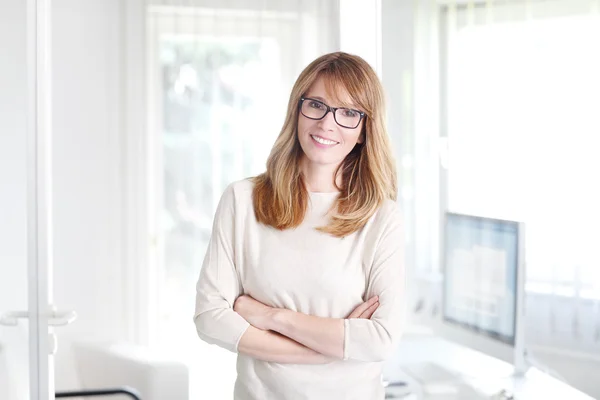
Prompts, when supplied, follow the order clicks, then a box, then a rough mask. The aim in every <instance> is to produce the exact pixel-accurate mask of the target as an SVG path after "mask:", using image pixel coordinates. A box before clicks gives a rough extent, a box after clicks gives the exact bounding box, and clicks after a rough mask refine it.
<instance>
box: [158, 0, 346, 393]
mask: <svg viewBox="0 0 600 400" xmlns="http://www.w3.org/2000/svg"><path fill="white" fill-rule="evenodd" d="M147 37H148V39H147V55H148V56H147V67H148V99H149V104H148V111H149V112H148V128H149V135H150V138H151V146H150V148H151V152H152V153H151V155H150V160H151V176H152V178H153V180H152V181H151V182H150V185H151V189H152V190H151V193H154V196H153V199H151V200H150V203H151V205H150V213H151V216H153V221H152V222H151V226H152V227H153V229H154V231H155V232H156V245H155V247H154V253H153V254H152V255H151V260H152V261H153V268H154V269H155V271H156V272H157V273H158V279H157V284H156V296H157V299H156V300H155V304H156V308H157V310H156V311H157V314H158V315H155V317H156V318H157V321H158V323H157V327H156V330H157V334H156V335H154V343H156V344H158V345H162V346H166V347H168V348H169V351H171V352H179V353H181V354H182V355H187V356H189V357H190V361H191V360H195V364H194V362H192V361H191V365H196V368H197V369H195V370H194V369H193V370H192V374H193V375H196V373H197V374H200V375H201V376H204V377H206V378H207V379H201V382H202V383H201V384H200V383H198V385H197V386H196V387H195V388H194V385H192V391H193V392H194V395H197V397H195V398H209V397H207V394H208V393H210V398H227V397H230V396H231V390H232V388H233V379H234V377H235V367H234V365H233V361H234V356H233V355H232V354H229V353H227V352H225V351H222V350H220V349H218V348H215V347H214V346H208V345H205V344H203V343H201V342H200V340H199V339H198V338H197V336H196V335H195V331H194V327H193V324H192V315H193V306H194V297H195V283H196V280H197V278H198V274H199V271H200V267H201V265H202V260H203V257H204V253H205V250H206V245H207V242H208V239H209V236H210V232H211V227H212V219H213V214H214V211H215V209H216V206H217V203H218V201H219V198H220V196H221V194H222V192H223V190H224V189H225V187H226V186H227V185H228V184H229V183H231V182H233V181H235V180H239V179H243V178H245V177H249V176H254V175H257V174H259V173H261V172H262V171H264V169H265V162H266V158H267V156H268V154H269V151H270V149H271V146H272V144H273V143H274V141H275V138H276V137H277V135H278V134H279V130H280V128H281V126H282V124H283V120H284V117H285V112H286V109H287V101H288V96H289V93H290V91H291V87H292V84H293V82H294V81H295V79H296V77H297V76H298V74H299V73H300V71H301V70H302V69H303V67H304V66H306V65H307V64H308V63H309V62H310V61H312V60H313V59H314V58H316V57H317V56H319V55H321V54H323V53H326V52H330V51H334V50H336V49H338V48H339V4H338V2H337V1H317V0H285V1H273V0H268V1H267V0H264V1H251V0H230V1H222V0H219V1H211V0H172V1H167V0H165V1H158V0H157V1H154V0H147ZM153 211H155V212H153ZM152 293H153V292H152ZM209 376H210V377H215V376H216V377H218V378H217V379H212V378H211V379H208V377H209ZM192 383H194V380H193V379H192ZM217 394H218V395H217ZM201 395H204V396H202V397H201Z"/></svg>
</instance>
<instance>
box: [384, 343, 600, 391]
mask: <svg viewBox="0 0 600 400" xmlns="http://www.w3.org/2000/svg"><path fill="white" fill-rule="evenodd" d="M423 362H432V363H436V364H439V365H440V366H442V367H444V368H447V369H449V370H451V371H455V372H457V373H458V374H460V375H461V376H462V377H463V380H464V381H465V382H466V383H467V384H469V385H471V386H472V387H474V388H475V389H477V390H479V391H481V392H482V393H484V394H486V395H490V396H491V395H493V394H496V393H498V392H499V391H500V390H501V389H506V390H508V391H510V392H511V393H513V394H514V395H515V399H516V400H563V399H564V400H594V399H593V398H592V397H590V396H588V395H586V394H584V393H582V392H580V391H578V390H577V389H574V388H573V387H571V386H569V385H567V384H566V383H564V382H562V381H560V380H558V379H556V378H554V377H552V376H550V375H548V374H546V373H544V372H542V371H540V370H538V369H536V368H531V369H530V370H529V371H528V372H527V374H526V376H525V377H524V378H515V377H512V372H513V367H512V365H511V364H509V363H507V362H504V361H502V360H498V359H496V358H494V357H491V356H488V355H486V354H483V353H480V352H478V351H475V350H472V349H469V348H467V347H464V346H460V345H458V344H455V343H452V342H449V341H447V340H444V339H442V338H439V337H435V336H432V335H427V334H422V333H419V334H413V333H408V334H406V335H405V337H404V339H403V340H402V342H401V343H400V345H399V347H398V349H397V351H396V353H395V354H394V356H393V357H392V358H391V359H390V360H389V361H388V362H386V363H385V365H384V377H385V378H386V379H388V380H394V379H397V380H406V374H404V372H402V365H406V364H412V363H423Z"/></svg>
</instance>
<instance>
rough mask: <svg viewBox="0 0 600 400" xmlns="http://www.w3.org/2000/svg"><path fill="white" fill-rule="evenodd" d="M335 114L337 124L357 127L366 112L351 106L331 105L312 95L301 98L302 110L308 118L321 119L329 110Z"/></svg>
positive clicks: (349, 127)
mask: <svg viewBox="0 0 600 400" xmlns="http://www.w3.org/2000/svg"><path fill="white" fill-rule="evenodd" d="M330 111H331V113H332V114H333V119H334V120H335V122H336V124H338V125H339V126H341V127H344V128H348V129H355V128H356V127H358V125H359V124H360V121H362V119H363V118H364V116H365V113H364V112H362V111H358V110H353V109H351V108H344V107H329V106H328V105H327V104H325V103H323V102H322V101H320V100H317V99H311V98H310V97H301V98H300V112H301V113H302V115H304V116H305V117H306V118H309V119H315V120H320V119H323V118H325V116H326V115H327V113H328V112H330Z"/></svg>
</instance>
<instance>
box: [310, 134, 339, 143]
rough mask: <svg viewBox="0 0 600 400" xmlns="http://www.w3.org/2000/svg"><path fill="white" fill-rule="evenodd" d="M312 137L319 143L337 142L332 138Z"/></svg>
mask: <svg viewBox="0 0 600 400" xmlns="http://www.w3.org/2000/svg"><path fill="white" fill-rule="evenodd" d="M312 138H313V139H315V140H316V141H317V142H319V143H321V144H337V142H334V141H333V140H327V139H323V138H320V137H318V136H312Z"/></svg>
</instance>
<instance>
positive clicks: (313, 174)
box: [300, 157, 341, 193]
mask: <svg viewBox="0 0 600 400" xmlns="http://www.w3.org/2000/svg"><path fill="white" fill-rule="evenodd" d="M337 167H338V166H337V165H335V164H331V165H330V164H315V163H312V162H310V161H309V160H308V159H307V158H306V157H304V158H302V160H301V161H300V171H301V172H302V175H303V176H304V183H305V185H306V189H307V190H308V191H309V192H317V193H330V192H338V191H339V190H338V188H337V187H336V185H335V183H334V179H333V178H334V174H335V171H336V169H337ZM340 179H341V176H339V175H338V176H337V184H338V185H339V184H340V183H341V181H340Z"/></svg>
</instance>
